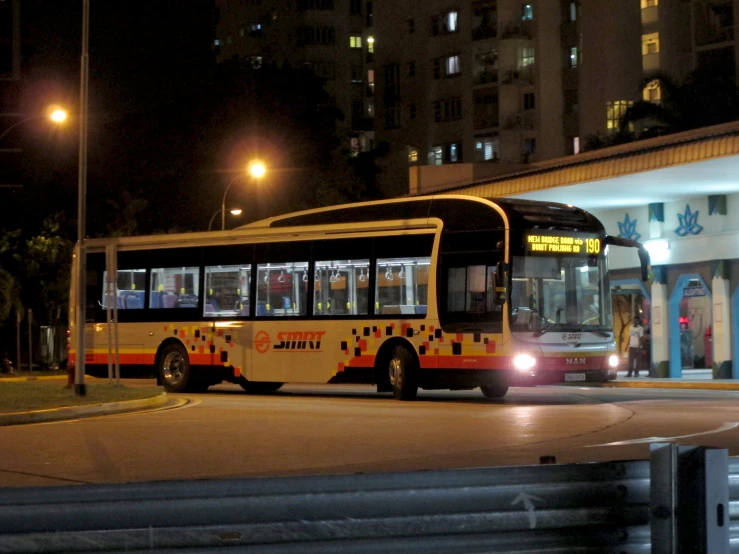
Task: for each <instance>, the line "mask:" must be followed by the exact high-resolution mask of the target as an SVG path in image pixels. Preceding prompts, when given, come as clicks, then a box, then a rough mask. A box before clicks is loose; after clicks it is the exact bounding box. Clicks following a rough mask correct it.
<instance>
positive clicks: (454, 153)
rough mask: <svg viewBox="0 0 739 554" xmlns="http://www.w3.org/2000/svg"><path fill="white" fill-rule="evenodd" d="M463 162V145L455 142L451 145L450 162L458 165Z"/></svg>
mask: <svg viewBox="0 0 739 554" xmlns="http://www.w3.org/2000/svg"><path fill="white" fill-rule="evenodd" d="M461 160H462V145H461V144H459V143H457V142H455V143H452V144H450V145H449V161H450V162H451V163H456V162H459V161H461Z"/></svg>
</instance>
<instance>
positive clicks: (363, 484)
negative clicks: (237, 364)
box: [0, 445, 739, 554]
mask: <svg viewBox="0 0 739 554" xmlns="http://www.w3.org/2000/svg"><path fill="white" fill-rule="evenodd" d="M662 446H663V447H664V448H663V449H662V450H661V451H660V452H659V453H653V456H652V459H651V461H646V460H645V461H626V462H608V463H587V464H570V465H541V466H524V467H501V468H483V469H466V470H453V471H427V472H414V473H394V474H375V475H335V476H316V477H287V478H269V479H239V480H213V481H189V482H188V481H173V482H156V483H135V484H126V485H81V486H66V487H43V488H29V489H4V490H0V552H3V553H5V552H13V553H26V552H34V553H40V552H44V553H48V552H99V551H104V552H124V551H125V552H137V551H138V552H142V551H145V552H156V551H167V550H170V551H171V549H177V550H186V549H187V550H189V549H192V550H197V551H200V552H210V551H213V550H216V549H218V550H220V549H221V548H223V547H231V548H233V547H236V548H237V550H247V551H248V552H382V553H383V554H384V553H387V552H399V551H403V552H423V553H434V552H483V551H484V552H510V553H526V552H531V553H534V552H536V553H545V552H546V553H547V554H555V553H557V554H559V553H561V554H565V553H567V554H569V553H580V552H582V553H585V552H587V553H601V552H602V553H609V554H616V553H618V554H620V553H624V554H625V553H629V554H631V553H634V554H636V553H639V554H641V553H644V554H646V553H648V552H655V553H660V552H693V551H695V550H681V549H680V548H681V547H680V544H678V542H679V541H677V537H678V531H680V525H679V524H678V523H679V521H678V518H677V515H676V514H677V513H678V512H680V511H683V512H685V515H686V516H688V515H689V516H690V517H691V518H693V523H694V524H695V525H699V524H700V519H697V520H696V519H695V518H700V514H696V513H695V512H691V511H690V510H686V509H685V507H684V506H683V504H682V503H681V502H677V501H675V499H676V498H677V499H678V500H679V498H680V494H679V491H680V487H679V485H680V483H679V482H678V481H679V479H677V477H679V476H680V475H679V474H680V471H683V472H685V471H687V470H686V469H685V468H683V467H682V466H681V465H680V463H681V461H680V460H681V458H680V456H681V455H682V454H681V452H682V451H678V449H677V447H674V446H672V445H662ZM681 448H684V447H681ZM699 450H700V451H701V452H703V451H704V449H699ZM708 452H709V454H711V453H716V452H720V453H722V454H723V455H724V457H725V458H726V451H725V450H712V451H708ZM693 457H695V456H693ZM665 460H667V461H668V463H669V464H672V465H671V466H670V467H668V472H670V473H674V474H675V479H671V478H670V479H665V478H664V477H665V476H664V473H665V467H667V466H665ZM694 461H695V460H692V461H691V463H694ZM670 468H671V469H670ZM729 468H730V473H731V476H730V478H727V475H726V474H724V481H723V482H724V483H725V486H724V489H726V490H730V491H731V499H732V502H731V504H729V503H728V501H727V504H729V505H728V515H729V516H730V518H731V519H732V521H731V522H729V521H728V518H727V521H726V525H725V527H726V529H725V530H728V527H729V524H731V525H730V527H731V530H730V531H731V536H732V538H736V539H739V461H738V460H732V461H731V463H730V464H729ZM692 469H694V468H693V467H692V466H691V467H690V468H689V470H691V471H692ZM713 470H715V467H713V466H712V467H711V471H713ZM655 472H657V473H655ZM689 473H690V472H689ZM714 473H715V471H714ZM690 474H691V475H692V473H690ZM655 475H660V477H659V478H655V477H654V476H655ZM683 477H685V475H683ZM694 481H695V479H691V484H692V485H694V484H695V483H694ZM665 483H667V484H666V485H665ZM656 485H658V486H659V487H660V488H659V490H655V486H656ZM670 502H672V504H670ZM663 504H664V505H663ZM678 508H679V509H678ZM722 509H723V508H722ZM708 511H709V512H711V510H710V505H709V510H708ZM711 513H712V512H711ZM665 522H668V523H670V525H671V528H670V529H668V530H667V532H669V533H672V534H671V535H670V536H669V537H667V536H666V535H665V534H664V533H665V529H666V527H665ZM708 534H709V535H711V536H713V535H712V534H711V530H710V529H709V533H708ZM699 535H700V533H699ZM655 536H657V537H659V538H660V544H659V545H657V544H652V542H653V537H655ZM726 536H727V540H726V545H727V548H728V542H729V541H728V534H727V535H726ZM735 544H737V546H735V547H734V548H735V549H736V551H737V552H739V543H735ZM668 547H669V548H670V549H671V550H668V549H666V548H668ZM691 548H692V547H691ZM705 551H706V552H711V554H713V553H714V552H719V551H720V552H723V551H726V552H728V550H705Z"/></svg>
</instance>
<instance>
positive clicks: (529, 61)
mask: <svg viewBox="0 0 739 554" xmlns="http://www.w3.org/2000/svg"><path fill="white" fill-rule="evenodd" d="M527 65H534V47H533V46H528V47H526V48H522V49H521V67H526V66H527Z"/></svg>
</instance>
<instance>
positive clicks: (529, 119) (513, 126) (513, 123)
mask: <svg viewBox="0 0 739 554" xmlns="http://www.w3.org/2000/svg"><path fill="white" fill-rule="evenodd" d="M535 128H536V113H535V112H534V111H533V110H527V111H525V112H515V113H509V114H507V115H506V116H505V117H504V118H503V129H506V130H517V129H527V130H530V129H535Z"/></svg>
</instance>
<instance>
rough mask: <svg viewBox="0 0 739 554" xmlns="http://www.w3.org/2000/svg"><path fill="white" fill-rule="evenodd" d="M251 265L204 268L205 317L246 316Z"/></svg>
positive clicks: (248, 308) (247, 313) (249, 305)
mask: <svg viewBox="0 0 739 554" xmlns="http://www.w3.org/2000/svg"><path fill="white" fill-rule="evenodd" d="M250 283H251V265H215V266H208V267H206V268H205V306H203V315H204V316H205V317H242V316H248V315H249V310H250V307H251V303H250V302H249V285H250Z"/></svg>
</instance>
